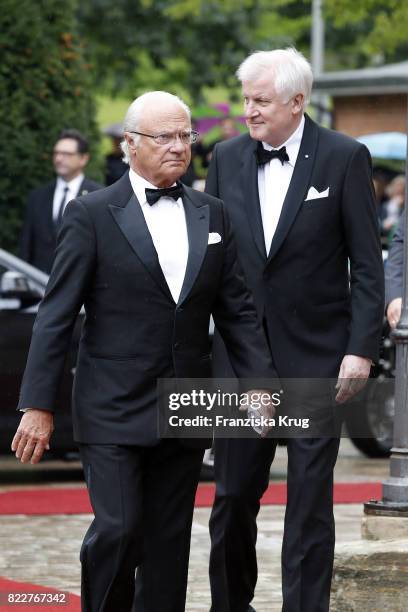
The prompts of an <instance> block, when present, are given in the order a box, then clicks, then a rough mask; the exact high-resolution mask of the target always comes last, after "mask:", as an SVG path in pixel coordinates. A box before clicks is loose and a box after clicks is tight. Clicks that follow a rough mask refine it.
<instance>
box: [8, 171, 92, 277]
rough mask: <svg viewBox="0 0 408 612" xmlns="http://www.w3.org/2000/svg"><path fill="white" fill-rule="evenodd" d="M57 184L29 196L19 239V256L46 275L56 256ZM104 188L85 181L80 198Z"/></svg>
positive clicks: (43, 187) (36, 190)
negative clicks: (55, 195)
mask: <svg viewBox="0 0 408 612" xmlns="http://www.w3.org/2000/svg"><path fill="white" fill-rule="evenodd" d="M55 185H56V181H55V180H53V181H51V182H50V183H47V184H46V185H42V186H40V187H38V188H37V189H34V190H33V191H32V192H31V193H30V195H29V196H28V201H27V208H26V213H25V217H24V222H23V229H22V232H21V237H20V257H21V259H24V260H25V261H28V263H30V264H31V265H32V266H35V267H36V268H39V270H42V271H43V272H46V273H47V274H49V273H50V271H51V267H52V263H53V261H54V256H55V245H56V230H55V224H54V221H53V218H52V207H53V200H54V191H55ZM101 188H102V185H100V184H99V183H96V182H95V181H92V180H90V179H88V178H86V177H85V178H84V180H83V181H82V183H81V186H80V188H79V191H78V194H77V196H78V195H84V194H85V193H88V192H91V191H96V190H97V189H101Z"/></svg>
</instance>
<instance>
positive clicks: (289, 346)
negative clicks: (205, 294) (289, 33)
mask: <svg viewBox="0 0 408 612" xmlns="http://www.w3.org/2000/svg"><path fill="white" fill-rule="evenodd" d="M305 119H306V121H305V128H304V133H303V138H302V142H301V146H300V150H299V155H298V158H297V161H296V165H295V168H294V172H293V176H292V179H291V183H290V186H289V189H288V192H287V195H286V199H285V201H284V204H283V208H282V213H281V216H280V219H279V223H278V226H277V229H276V233H275V235H274V237H273V241H272V245H271V249H270V253H269V255H268V256H267V254H266V251H265V245H264V236H263V228H262V219H261V212H260V205H259V196H258V178H257V165H256V159H255V149H256V146H257V142H256V141H254V140H252V139H251V138H250V136H249V135H242V136H238V137H237V138H233V139H231V140H228V141H225V142H223V143H220V144H218V145H217V146H216V147H215V149H214V152H213V157H212V160H211V165H210V170H209V174H208V179H207V186H206V191H207V192H208V193H211V194H213V195H215V196H217V197H220V198H221V199H222V200H224V202H225V205H226V207H227V209H228V212H229V214H230V217H231V222H232V227H233V231H234V233H235V237H236V241H237V246H238V252H239V257H240V261H241V264H242V267H243V269H244V273H245V277H246V281H247V283H248V286H249V287H250V288H251V289H252V292H253V294H254V298H255V304H256V307H257V310H258V313H259V316H260V317H261V318H262V319H263V321H264V324H265V326H266V328H267V333H268V337H269V342H270V345H271V350H272V356H273V360H274V364H275V366H276V369H277V372H278V375H279V376H280V377H326V376H330V377H334V376H337V374H338V368H339V365H340V362H341V359H342V357H343V356H344V355H345V354H354V355H359V356H363V357H368V358H371V359H373V360H376V359H377V357H378V349H379V342H380V335H381V323H382V315H383V266H382V258H381V249H380V242H379V235H378V224H377V218H376V209H375V200H374V194H373V187H372V180H371V160H370V156H369V153H368V151H367V149H366V148H365V147H364V146H363V145H361V144H359V143H358V142H356V141H355V140H353V139H351V138H348V137H346V136H344V135H342V134H339V133H336V132H333V131H330V130H327V129H324V128H321V127H319V126H318V125H317V124H316V123H314V122H313V121H312V120H311V119H310V118H309V117H307V116H306V117H305ZM311 186H313V187H315V189H317V191H319V192H322V191H324V190H326V189H327V188H329V196H328V197H327V198H321V199H315V200H310V201H305V199H306V197H307V194H308V190H309V188H310V187H311ZM349 261H350V277H349ZM214 357H215V365H216V374H220V373H221V372H222V373H225V372H224V369H223V368H224V365H225V355H223V353H222V346H220V345H219V342H218V339H217V342H216V346H215V351H214Z"/></svg>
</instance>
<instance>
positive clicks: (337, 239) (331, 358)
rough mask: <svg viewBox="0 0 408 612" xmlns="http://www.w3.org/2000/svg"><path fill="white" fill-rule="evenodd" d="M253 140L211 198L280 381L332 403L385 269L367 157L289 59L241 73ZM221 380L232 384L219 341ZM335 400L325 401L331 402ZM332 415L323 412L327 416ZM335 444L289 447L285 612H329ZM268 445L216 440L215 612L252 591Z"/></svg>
mask: <svg viewBox="0 0 408 612" xmlns="http://www.w3.org/2000/svg"><path fill="white" fill-rule="evenodd" d="M237 75H238V78H239V80H240V81H241V83H242V93H243V98H244V107H245V116H246V121H247V125H248V129H249V134H245V135H242V136H238V137H237V138H234V139H231V140H228V141H226V142H224V143H220V144H218V145H216V147H215V149H214V152H213V157H212V161H211V165H210V169H209V175H208V179H207V185H206V191H207V193H210V194H212V195H214V196H217V197H219V198H221V199H222V200H223V201H224V203H225V205H226V208H227V210H228V212H229V213H230V217H231V223H232V228H233V230H234V233H235V236H236V240H237V246H238V256H239V260H240V262H241V264H242V267H243V269H244V275H245V277H246V280H247V282H248V286H249V287H250V288H251V289H252V291H253V295H254V300H255V306H256V308H257V311H258V315H259V317H260V319H261V320H262V322H263V327H264V329H265V331H266V333H267V336H268V338H269V344H270V347H271V351H272V359H273V362H274V366H275V367H276V371H277V373H278V376H279V377H280V378H281V379H285V378H287V379H289V378H298V379H327V380H328V381H329V379H330V378H333V379H334V382H333V387H335V381H336V380H337V379H338V383H337V391H336V398H335V400H336V402H337V403H342V402H344V401H346V400H347V399H348V398H350V397H351V396H352V395H353V393H355V392H356V391H357V390H358V389H360V388H361V386H362V385H364V382H365V380H366V379H367V377H368V376H369V373H370V367H371V364H372V362H373V361H374V360H376V359H377V357H378V349H379V341H380V335H381V324H382V316H383V266H382V259H381V249H380V242H379V235H378V227H377V218H376V208H375V200H374V194H373V186H372V180H371V160H370V155H369V153H368V150H367V149H366V148H365V147H364V146H363V145H361V144H359V143H357V142H356V141H355V140H353V139H351V138H348V137H346V136H344V135H343V134H339V133H336V132H333V131H330V130H327V129H324V128H322V127H319V126H318V125H316V123H314V121H312V119H310V117H308V116H307V115H306V114H305V112H304V109H305V106H306V104H307V101H308V99H309V96H310V93H311V87H312V80H313V76H312V71H311V68H310V65H309V64H308V62H307V61H306V59H305V58H304V57H303V56H302V55H301V54H300V53H298V52H297V51H296V50H294V49H278V50H274V51H264V52H257V53H254V54H252V55H251V56H249V57H248V58H247V59H246V60H245V61H244V62H243V63H242V64H241V66H240V67H239V69H238V73H237ZM214 366H215V374H216V375H227V376H228V375H231V374H232V370H231V368H230V362H229V359H228V354H227V353H226V352H225V347H224V346H223V344H222V338H220V337H219V336H218V337H216V338H215V342H214ZM333 399H334V398H333ZM338 410H340V407H338V406H337V407H336V404H334V405H333V403H330V402H329V405H328V406H327V412H328V418H329V419H330V418H331V414H330V411H331V412H332V413H333V415H332V416H333V418H334V417H335V414H334V413H335V412H336V411H338ZM338 446H339V440H338V439H337V438H334V437H326V438H323V437H320V438H303V439H299V438H293V437H292V438H290V439H288V443H287V452H288V476H287V478H288V481H287V484H288V502H287V507H286V515H285V529H284V538H283V549H282V582H283V610H284V612H327V610H328V609H329V595H330V583H331V575H332V564H333V551H334V520H333V508H332V504H333V496H332V489H333V468H334V465H335V462H336V458H337V453H338ZM274 453H275V440H273V439H266V440H242V439H241V440H239V439H226V440H221V439H219V440H216V444H215V473H216V480H217V490H216V499H215V504H214V507H213V511H212V516H211V521H210V533H211V539H212V549H211V559H210V580H211V590H212V611H213V612H247V611H248V610H252V608H251V607H250V602H251V601H252V598H253V596H254V590H255V585H256V580H257V562H256V552H255V543H256V517H257V513H258V511H259V502H260V499H261V497H262V494H263V493H264V491H265V489H266V487H267V485H268V480H269V469H270V466H271V462H272V461H273V457H274Z"/></svg>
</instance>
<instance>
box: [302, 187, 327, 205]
mask: <svg viewBox="0 0 408 612" xmlns="http://www.w3.org/2000/svg"><path fill="white" fill-rule="evenodd" d="M329 191H330V187H328V188H327V189H325V190H324V191H320V192H319V191H317V189H316V188H315V187H310V189H309V191H308V192H307V197H306V199H305V202H307V201H308V200H317V199H318V198H327V197H328V195H329Z"/></svg>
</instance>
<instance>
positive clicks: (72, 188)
mask: <svg viewBox="0 0 408 612" xmlns="http://www.w3.org/2000/svg"><path fill="white" fill-rule="evenodd" d="M84 178H85V176H84V175H83V174H78V176H76V177H75V178H73V179H72V181H68V182H67V181H64V179H63V178H62V177H61V176H57V184H56V187H57V188H60V189H62V190H64V189H65V187H68V191H69V192H70V193H71V194H72V195H73V197H76V196H77V195H81V194H80V193H79V189H80V187H81V185H82V181H83V180H84Z"/></svg>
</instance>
